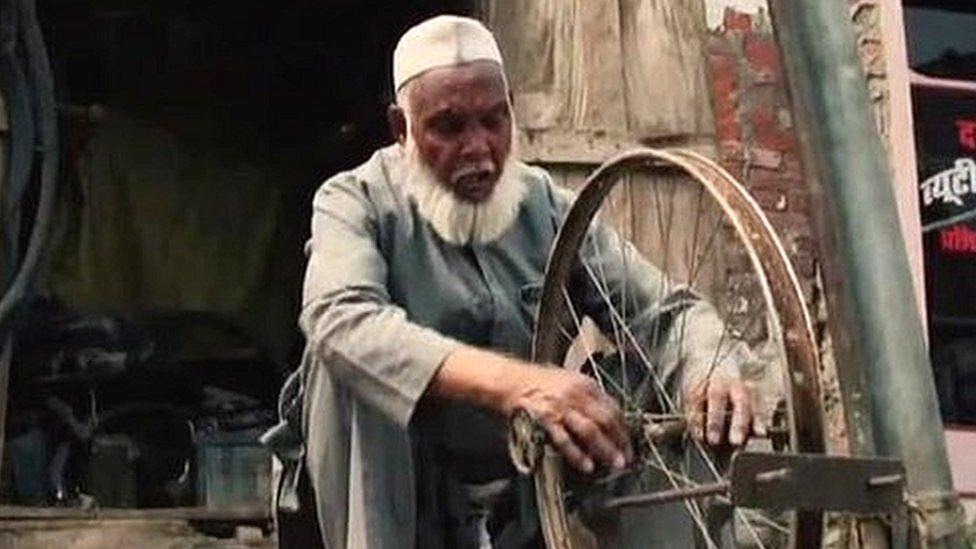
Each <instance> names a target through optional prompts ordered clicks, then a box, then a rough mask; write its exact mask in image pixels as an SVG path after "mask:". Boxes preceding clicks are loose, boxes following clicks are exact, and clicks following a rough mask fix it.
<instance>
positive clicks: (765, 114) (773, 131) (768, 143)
mask: <svg viewBox="0 0 976 549" xmlns="http://www.w3.org/2000/svg"><path fill="white" fill-rule="evenodd" d="M749 124H750V125H751V127H752V136H753V141H754V142H755V143H756V144H757V145H759V146H760V147H762V148H764V149H770V150H773V151H778V152H787V151H792V150H793V149H794V148H795V147H796V138H795V137H794V135H793V131H792V130H790V129H784V128H782V127H780V117H778V116H777V113H776V111H775V110H773V109H772V108H770V107H768V106H756V107H754V108H753V109H752V112H750V113H749Z"/></svg>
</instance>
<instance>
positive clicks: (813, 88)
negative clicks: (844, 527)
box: [770, 0, 966, 547]
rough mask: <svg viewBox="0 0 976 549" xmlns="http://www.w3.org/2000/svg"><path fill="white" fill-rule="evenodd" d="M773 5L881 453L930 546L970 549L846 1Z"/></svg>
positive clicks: (778, 1) (775, 0)
mask: <svg viewBox="0 0 976 549" xmlns="http://www.w3.org/2000/svg"><path fill="white" fill-rule="evenodd" d="M770 8H771V11H772V14H773V18H774V23H775V27H776V31H777V36H778V40H779V44H780V49H781V51H782V53H783V61H784V65H785V68H786V73H787V75H788V77H789V80H790V90H791V92H792V95H793V104H794V108H795V110H796V111H797V114H798V118H799V121H800V126H799V127H800V130H801V131H800V134H801V135H800V142H801V146H802V147H803V148H804V158H805V163H806V168H807V170H808V173H812V175H813V179H814V180H815V181H818V182H819V184H820V185H821V187H820V191H821V192H822V196H823V201H824V206H825V207H826V215H827V218H828V219H829V220H831V221H832V222H831V223H830V224H829V225H830V227H829V229H828V230H827V231H826V233H827V234H829V235H831V240H832V241H831V242H827V243H826V244H827V245H826V249H827V250H830V251H832V252H834V253H837V254H838V255H839V257H838V258H837V259H838V260H839V261H835V262H833V264H834V265H837V266H839V272H837V273H834V275H835V276H834V277H833V278H834V279H835V280H838V281H839V283H840V291H839V292H840V293H841V294H842V297H841V298H840V300H839V304H840V305H841V307H842V308H843V309H844V310H841V311H836V312H838V314H839V316H840V317H841V318H843V319H846V320H845V322H846V326H847V328H848V329H849V331H850V333H849V334H847V336H848V337H849V339H850V340H851V342H852V346H853V348H854V349H855V351H854V356H856V358H857V361H858V363H857V367H858V368H860V369H861V376H862V377H863V380H864V383H865V392H866V397H867V398H868V401H869V403H868V410H869V412H870V415H871V419H872V430H873V439H874V441H873V442H874V447H875V451H876V452H877V453H878V454H879V455H885V456H895V457H898V458H900V459H902V460H903V461H904V463H905V467H906V469H907V471H908V479H907V485H908V491H909V494H908V496H909V513H910V515H911V516H912V517H913V518H914V519H915V522H914V524H915V525H916V526H918V527H917V528H915V529H914V531H915V532H917V533H919V534H921V535H922V536H923V537H924V538H927V539H926V541H927V545H926V546H927V547H966V545H965V541H964V536H963V527H964V517H963V514H962V510H961V507H960V505H959V502H958V498H957V497H956V494H955V493H954V492H953V488H952V478H951V475H950V472H949V464H948V460H947V458H946V449H945V437H944V434H943V429H942V421H941V418H940V416H939V411H938V402H937V399H936V393H935V385H934V382H933V378H932V369H931V365H930V364H929V358H928V352H927V349H926V345H925V339H924V337H923V331H922V323H921V320H920V318H919V316H918V312H917V309H916V308H915V299H914V293H913V287H912V279H911V275H910V271H909V265H908V258H907V254H906V252H905V246H904V241H903V240H902V237H901V234H902V233H901V229H900V225H899V221H898V214H897V211H896V206H895V198H894V193H893V191H892V188H891V176H890V174H889V167H888V163H887V156H886V153H885V150H884V147H883V145H882V142H881V139H880V136H879V134H878V131H877V126H876V124H875V121H874V118H873V112H872V106H871V103H870V100H869V97H868V91H867V86H866V83H865V80H864V75H863V72H862V69H861V65H860V61H859V58H858V54H857V47H856V44H855V38H854V28H853V24H852V22H851V19H850V14H849V11H848V10H849V8H848V4H847V2H845V1H844V0H770ZM883 9H884V8H883ZM821 234H822V235H823V234H825V233H824V232H822V233H821ZM826 263H827V268H829V267H830V265H831V262H830V261H827V262H826ZM894 541H895V542H896V543H898V540H894ZM923 543H925V542H923Z"/></svg>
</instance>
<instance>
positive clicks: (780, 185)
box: [749, 167, 802, 190]
mask: <svg viewBox="0 0 976 549" xmlns="http://www.w3.org/2000/svg"><path fill="white" fill-rule="evenodd" d="M801 183H802V182H800V181H797V180H795V179H790V178H788V177H784V175H783V172H782V171H781V170H776V169H766V168H761V167H753V168H752V169H751V170H749V185H750V186H751V187H757V188H758V187H764V188H772V189H783V190H785V189H789V188H791V187H793V186H795V185H799V184H801Z"/></svg>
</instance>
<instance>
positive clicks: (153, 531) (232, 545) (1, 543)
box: [0, 520, 274, 549]
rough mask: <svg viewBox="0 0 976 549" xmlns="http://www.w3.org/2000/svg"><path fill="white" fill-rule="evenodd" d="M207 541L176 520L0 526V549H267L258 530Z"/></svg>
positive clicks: (266, 539) (267, 541) (269, 545)
mask: <svg viewBox="0 0 976 549" xmlns="http://www.w3.org/2000/svg"><path fill="white" fill-rule="evenodd" d="M226 533H227V534H231V533H232V537H229V538H218V537H211V536H207V535H205V534H202V533H200V532H198V531H197V530H194V529H193V528H192V527H190V525H189V524H187V523H186V522H184V521H176V520H101V521H96V520H91V521H17V522H13V521H11V522H0V549H52V548H54V549H115V548H119V549H123V548H124V549H129V548H139V549H271V548H273V547H274V543H273V542H272V540H271V539H270V538H269V537H267V536H265V535H264V534H263V533H262V531H261V529H260V528H256V527H237V528H236V529H235V530H229V531H228V532H226Z"/></svg>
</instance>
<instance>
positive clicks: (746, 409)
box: [729, 380, 752, 446]
mask: <svg viewBox="0 0 976 549" xmlns="http://www.w3.org/2000/svg"><path fill="white" fill-rule="evenodd" d="M729 400H730V401H731V402H732V422H731V424H730V425H729V443H730V444H732V445H733V446H741V445H742V444H743V443H745V441H746V437H747V436H749V424H750V423H751V422H752V404H751V402H750V401H749V392H748V391H747V390H746V387H745V385H744V384H743V383H742V382H741V381H738V380H736V381H733V382H732V383H731V384H730V386H729Z"/></svg>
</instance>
